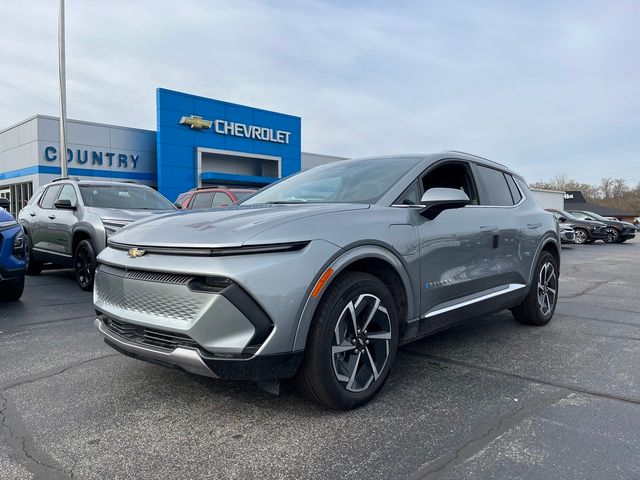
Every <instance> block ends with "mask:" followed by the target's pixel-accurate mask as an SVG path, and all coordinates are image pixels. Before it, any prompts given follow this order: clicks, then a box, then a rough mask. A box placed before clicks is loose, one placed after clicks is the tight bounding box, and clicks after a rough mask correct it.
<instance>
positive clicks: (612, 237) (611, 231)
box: [604, 228, 620, 243]
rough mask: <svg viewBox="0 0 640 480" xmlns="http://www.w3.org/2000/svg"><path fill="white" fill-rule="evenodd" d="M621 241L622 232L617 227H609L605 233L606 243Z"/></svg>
mask: <svg viewBox="0 0 640 480" xmlns="http://www.w3.org/2000/svg"><path fill="white" fill-rule="evenodd" d="M619 241H620V232H619V231H618V230H616V229H615V228H607V231H606V233H605V237H604V242H605V243H618V242H619Z"/></svg>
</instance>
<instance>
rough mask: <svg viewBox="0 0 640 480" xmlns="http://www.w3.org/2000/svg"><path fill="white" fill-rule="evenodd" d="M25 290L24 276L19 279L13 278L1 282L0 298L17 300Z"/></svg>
mask: <svg viewBox="0 0 640 480" xmlns="http://www.w3.org/2000/svg"><path fill="white" fill-rule="evenodd" d="M22 292H24V276H22V277H20V278H19V279H18V280H17V281H13V280H11V281H10V282H4V283H2V284H0V299H1V300H10V301H15V300H19V299H20V297H21V296H22Z"/></svg>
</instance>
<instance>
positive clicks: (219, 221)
mask: <svg viewBox="0 0 640 480" xmlns="http://www.w3.org/2000/svg"><path fill="white" fill-rule="evenodd" d="M367 208H369V205H359V204H327V203H324V204H310V205H300V204H296V205H264V204H262V205H248V206H243V205H238V206H235V207H226V208H216V209H211V210H191V211H178V212H176V213H172V214H168V215H162V216H157V217H150V218H146V219H144V220H141V221H139V222H136V223H135V224H133V225H129V226H127V227H125V228H123V229H122V230H120V231H118V233H117V234H115V235H113V236H111V237H110V240H112V241H114V242H117V243H123V244H126V245H140V246H148V247H160V246H165V247H185V246H188V247H225V246H240V245H242V244H244V243H245V242H246V241H247V240H249V239H250V238H252V237H254V236H256V235H258V234H260V233H263V232H265V231H267V230H269V229H271V228H273V227H276V226H278V225H282V224H284V223H288V222H292V221H294V220H299V219H302V218H307V217H311V216H314V215H323V214H327V213H334V212H344V211H349V210H365V209H367ZM291 240H292V241H297V240H311V239H307V238H304V232H300V236H299V238H292V239H291Z"/></svg>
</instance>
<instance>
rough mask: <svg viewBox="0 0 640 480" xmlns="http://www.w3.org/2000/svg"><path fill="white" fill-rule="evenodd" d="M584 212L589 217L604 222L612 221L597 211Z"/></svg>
mask: <svg viewBox="0 0 640 480" xmlns="http://www.w3.org/2000/svg"><path fill="white" fill-rule="evenodd" d="M584 213H585V214H586V216H587V217H591V218H595V219H596V220H602V221H603V222H610V221H611V220H610V219H608V218H605V217H603V216H602V215H598V214H597V213H593V212H584Z"/></svg>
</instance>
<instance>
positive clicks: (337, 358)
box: [297, 272, 398, 410]
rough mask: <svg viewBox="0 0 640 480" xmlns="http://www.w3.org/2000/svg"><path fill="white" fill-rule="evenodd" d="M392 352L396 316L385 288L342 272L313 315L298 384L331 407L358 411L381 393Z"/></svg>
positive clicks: (363, 275)
mask: <svg viewBox="0 0 640 480" xmlns="http://www.w3.org/2000/svg"><path fill="white" fill-rule="evenodd" d="M397 350H398V313H397V310H396V305H395V302H394V300H393V297H392V296H391V293H390V292H389V290H388V289H387V287H386V286H385V284H384V283H382V282H381V281H380V280H379V279H378V278H377V277H375V276H373V275H370V274H368V273H363V272H346V273H343V274H342V275H340V277H339V278H337V279H336V280H335V282H334V283H333V284H332V285H331V286H330V287H329V289H328V290H327V292H326V293H325V294H324V296H323V298H322V300H321V301H320V304H319V306H318V309H317V311H316V313H315V315H314V318H313V321H312V324H311V326H310V328H309V336H308V341H307V348H306V350H305V357H304V361H303V364H302V366H301V368H300V371H299V372H298V375H297V383H298V386H299V387H300V389H301V390H302V392H303V393H304V394H305V395H306V396H307V397H308V398H310V399H311V400H313V401H316V402H319V403H322V404H324V405H326V406H328V407H330V408H334V409H337V410H348V409H351V408H355V407H359V406H361V405H363V404H365V403H367V402H368V401H369V400H371V399H372V398H373V397H374V396H375V395H376V393H377V392H378V390H380V388H381V387H382V385H383V384H384V382H385V380H386V379H387V376H388V375H389V371H390V370H391V366H392V365H393V362H394V360H395V357H396V352H397Z"/></svg>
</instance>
